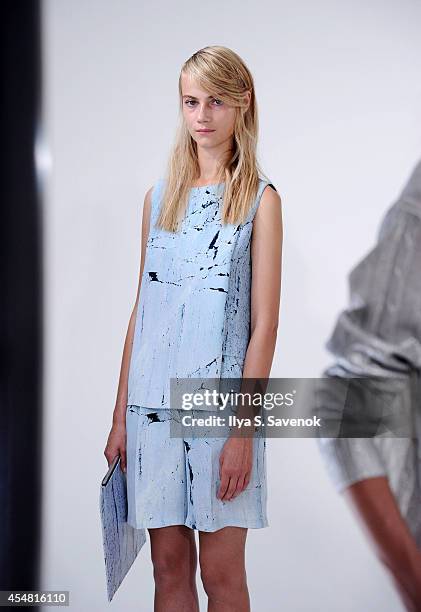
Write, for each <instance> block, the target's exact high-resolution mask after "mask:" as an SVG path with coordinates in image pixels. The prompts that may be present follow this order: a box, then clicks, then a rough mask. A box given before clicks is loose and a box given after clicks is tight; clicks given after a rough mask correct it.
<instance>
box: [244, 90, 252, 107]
mask: <svg viewBox="0 0 421 612" xmlns="http://www.w3.org/2000/svg"><path fill="white" fill-rule="evenodd" d="M244 101H245V102H246V104H247V106H245V107H243V112H244V113H245V112H246V111H247V110H248V109H249V106H250V102H251V90H250V89H247V90H246V92H245V93H244Z"/></svg>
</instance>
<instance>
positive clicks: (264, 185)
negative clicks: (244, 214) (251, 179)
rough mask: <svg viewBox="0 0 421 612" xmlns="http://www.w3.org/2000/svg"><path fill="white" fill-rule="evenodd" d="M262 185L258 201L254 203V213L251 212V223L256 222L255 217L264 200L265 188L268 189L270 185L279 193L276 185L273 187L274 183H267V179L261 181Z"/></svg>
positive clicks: (258, 193)
mask: <svg viewBox="0 0 421 612" xmlns="http://www.w3.org/2000/svg"><path fill="white" fill-rule="evenodd" d="M261 181H262V182H261V184H260V185H259V189H258V190H257V196H256V200H255V202H254V205H253V208H252V211H251V219H250V220H251V221H254V217H255V215H256V213H257V209H258V208H259V204H260V200H261V199H262V195H263V192H264V190H265V187H267V186H268V185H269V187H273V189H274V190H275V191H277V189H276V187H275V185H273V184H272V183H270V182H269V181H267V180H266V179H261Z"/></svg>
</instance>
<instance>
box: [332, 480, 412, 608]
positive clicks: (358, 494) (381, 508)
mask: <svg viewBox="0 0 421 612" xmlns="http://www.w3.org/2000/svg"><path fill="white" fill-rule="evenodd" d="M344 496H345V499H347V501H348V502H349V504H350V506H351V508H352V510H353V512H354V513H355V515H356V516H357V517H358V518H359V520H360V522H361V524H362V528H363V530H364V531H365V533H366V534H367V535H368V537H369V540H370V543H371V545H372V546H373V548H374V551H375V553H376V556H377V558H378V559H379V560H380V561H381V563H382V564H383V565H384V566H385V567H386V569H387V570H388V572H389V575H390V576H391V578H392V580H393V582H394V585H395V588H396V589H397V592H398V594H399V596H400V598H401V600H402V602H403V604H404V606H405V609H406V610H408V612H419V611H420V610H421V551H420V550H419V549H418V547H417V544H416V541H415V539H414V537H413V535H412V533H411V532H410V530H409V528H408V525H407V523H406V521H405V519H404V517H403V516H402V515H401V513H400V510H399V506H398V504H397V501H396V499H395V496H394V494H393V492H392V490H391V488H390V486H389V482H388V479H387V478H386V477H385V476H378V477H373V478H365V479H363V480H360V481H358V482H356V483H354V484H352V485H350V486H349V487H347V488H346V489H345V490H344Z"/></svg>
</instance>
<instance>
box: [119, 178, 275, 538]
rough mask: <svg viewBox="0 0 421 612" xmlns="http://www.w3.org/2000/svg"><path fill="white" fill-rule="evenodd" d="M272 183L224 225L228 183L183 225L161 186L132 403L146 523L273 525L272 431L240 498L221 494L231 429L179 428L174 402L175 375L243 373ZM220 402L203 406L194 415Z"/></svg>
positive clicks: (260, 439) (132, 481) (135, 498)
mask: <svg viewBox="0 0 421 612" xmlns="http://www.w3.org/2000/svg"><path fill="white" fill-rule="evenodd" d="M267 185H271V186H272V187H273V185H272V184H271V183H269V182H268V181H266V180H264V179H262V178H260V179H259V187H258V192H257V196H256V198H255V201H254V203H253V205H252V207H251V209H250V211H249V214H248V217H247V219H246V221H245V222H244V223H243V224H240V225H232V224H228V225H225V226H224V225H223V224H222V222H221V209H222V201H223V190H224V183H219V184H217V185H206V186H200V187H193V188H192V189H191V190H190V195H189V200H188V205H187V209H186V214H185V216H184V218H183V221H182V222H181V225H180V229H179V230H178V232H176V233H172V232H167V231H165V230H162V229H159V228H158V227H157V226H156V221H157V218H158V215H159V212H160V204H161V199H162V194H163V189H164V186H165V184H164V180H163V179H160V180H158V182H157V183H156V184H155V186H154V188H153V191H152V199H151V220H150V229H149V237H148V241H147V248H146V256H145V264H144V271H143V275H142V283H141V289H140V294H139V301H138V308H137V313H136V324H135V332H134V338H133V347H132V354H131V360H130V368H129V377H128V401H127V412H126V428H127V493H128V523H129V524H131V525H132V526H133V527H136V528H138V529H140V528H154V527H164V526H168V525H186V526H188V527H190V528H192V529H198V530H201V531H216V530H217V529H221V528H222V527H225V526H238V527H248V528H261V527H266V526H268V521H267V515H266V502H267V487H266V440H265V438H264V436H262V435H257V436H256V437H255V438H254V439H253V444H254V452H253V468H252V473H251V480H250V482H249V484H248V486H247V487H246V489H245V490H244V491H242V492H241V493H240V494H239V495H238V496H237V497H235V498H234V499H232V500H231V501H221V500H219V499H218V498H217V497H216V493H217V491H218V488H219V484H220V474H219V456H220V453H221V450H222V448H223V445H224V444H225V442H226V440H227V437H226V435H224V434H226V433H227V432H221V437H217V438H216V437H214V435H209V437H206V436H205V437H202V436H200V437H195V436H194V435H193V434H192V436H191V437H185V436H184V437H178V438H177V437H171V436H170V426H171V422H172V421H174V420H175V421H179V420H180V417H181V413H182V412H184V411H180V410H178V409H175V408H171V406H170V379H172V380H173V381H174V380H178V379H187V378H188V379H190V378H192V379H196V378H197V379H200V378H202V379H207V378H211V379H216V380H218V379H219V378H220V377H224V378H231V377H234V378H241V376H242V371H243V365H244V359H245V355H246V351H247V347H248V343H249V339H250V305H251V304H250V297H251V293H250V291H251V252H250V243H251V232H252V227H253V219H254V216H255V214H256V211H257V207H258V205H259V202H260V199H261V196H262V194H263V191H264V189H265V187H266V186H267ZM273 188H274V187H273ZM274 189H275V188H274ZM216 409H217V407H215V410H216ZM203 410H204V411H205V412H203ZM212 410H213V409H212V408H210V407H209V406H204V408H200V407H199V406H198V407H195V408H194V410H191V411H189V414H191V415H192V416H193V417H194V416H196V415H199V416H205V414H206V415H207V414H212ZM202 435H203V434H202Z"/></svg>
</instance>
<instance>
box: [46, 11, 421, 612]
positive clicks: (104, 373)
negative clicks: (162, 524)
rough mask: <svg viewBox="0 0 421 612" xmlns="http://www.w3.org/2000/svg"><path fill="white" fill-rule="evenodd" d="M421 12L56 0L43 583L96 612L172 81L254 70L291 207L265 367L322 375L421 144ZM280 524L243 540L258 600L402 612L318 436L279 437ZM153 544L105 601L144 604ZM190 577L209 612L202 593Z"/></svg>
mask: <svg viewBox="0 0 421 612" xmlns="http://www.w3.org/2000/svg"><path fill="white" fill-rule="evenodd" d="M420 18H421V6H420V4H418V3H415V2H413V1H412V0H399V2H398V1H397V0H395V1H391V0H389V1H387V0H386V1H385V0H381V1H380V0H373V1H370V2H365V1H362V0H354V2H352V3H350V2H341V1H339V2H338V1H335V2H333V1H328V0H320V1H319V2H312V1H310V0H304V1H301V2H299V3H297V2H284V1H282V0H281V1H279V2H270V1H261V2H244V0H242V1H241V2H240V1H239V0H231V1H230V2H229V3H226V2H219V1H218V0H215V2H213V3H210V4H209V3H188V2H185V1H184V0H180V1H179V2H177V3H175V2H168V1H167V2H147V3H146V2H145V3H144V2H139V1H135V0H120V1H119V2H113V1H111V0H72V1H69V0H67V1H65V0H45V2H44V4H43V29H44V49H43V57H44V116H45V128H46V139H47V144H48V147H49V151H50V155H51V162H52V166H51V173H50V176H49V179H48V184H47V199H46V203H45V211H44V212H45V241H46V244H45V300H46V313H45V333H46V338H45V339H46V367H45V391H46V406H45V450H44V461H45V472H44V479H45V480H44V482H45V489H44V537H43V545H44V555H43V584H42V587H43V588H45V589H69V590H70V598H71V606H70V608H71V609H72V610H77V611H78V612H85V611H86V612H88V611H90V612H92V611H93V610H95V611H96V610H98V611H100V610H104V609H105V608H106V607H107V606H108V604H107V601H106V591H105V577H104V565H103V557H102V541H101V531H100V522H99V510H98V495H99V482H100V478H101V477H102V476H103V474H104V473H105V470H106V467H107V465H106V461H105V457H104V456H103V450H104V447H105V443H106V438H107V436H108V432H109V429H110V426H111V418H112V411H113V408H114V401H115V395H116V390H117V383H118V375H119V368H120V361H121V355H122V350H123V342H124V337H125V334H126V329H127V324H128V320H129V316H130V312H131V309H132V307H133V303H134V300H135V294H136V288H137V280H138V271H139V258H140V223H141V215H142V206H143V198H144V195H145V192H146V190H147V189H148V188H149V187H150V186H152V185H153V184H154V182H155V181H156V179H157V178H159V177H161V176H162V175H163V172H164V167H165V163H166V160H167V155H168V151H169V147H170V145H171V143H172V141H173V137H174V130H175V125H176V121H177V112H178V99H177V95H178V94H177V80H178V75H179V70H180V67H181V65H182V63H183V62H184V61H185V60H186V59H187V58H188V57H189V56H190V55H191V54H192V53H193V52H194V51H196V50H197V49H199V48H201V47H204V46H206V45H212V44H222V45H226V46H228V47H231V48H232V49H234V50H235V51H236V52H237V53H239V54H240V55H241V56H242V57H243V59H244V60H245V61H246V63H247V64H248V66H249V68H250V69H251V71H252V73H253V75H254V79H255V86H256V93H257V100H258V108H259V113H260V144H259V158H260V161H261V163H262V166H263V169H264V170H265V172H266V174H267V175H268V176H269V177H270V178H271V180H272V182H273V183H274V184H275V185H276V187H277V189H278V191H279V193H280V195H281V197H282V200H283V217H284V262H283V284H282V302H281V315H280V326H279V335H278V343H277V349H276V355H275V359H274V364H273V369H272V376H279V377H280V376H286V377H289V376H318V375H319V374H320V372H321V370H322V368H323V367H324V366H325V365H326V364H327V363H329V362H330V360H331V358H330V356H329V355H328V354H327V352H326V350H325V348H324V343H325V341H326V338H327V336H328V335H329V333H330V331H331V329H332V326H333V323H334V320H335V318H336V316H337V314H338V312H339V310H340V309H341V308H343V307H344V305H345V303H346V299H347V278H346V276H347V273H348V271H349V270H350V268H351V267H352V266H353V265H354V264H355V263H356V262H357V261H358V260H359V259H360V258H361V257H362V256H363V255H364V253H365V252H366V251H367V250H368V249H369V248H370V247H371V246H372V244H373V242H374V239H375V234H376V231H377V228H378V224H379V222H380V219H381V216H382V214H383V213H384V211H385V209H386V208H387V206H389V205H390V203H391V202H392V201H394V200H395V198H396V197H397V195H398V194H399V191H400V189H401V187H402V186H403V184H404V182H405V181H406V179H407V178H408V176H409V172H410V171H411V170H412V167H413V166H414V164H415V162H416V161H417V160H418V157H419V155H420V152H421V138H420V120H421V81H420V79H419V74H420V68H421V66H420V64H421V60H420V58H421V53H420V51H421V39H420V37H419V23H420ZM268 484H269V497H268V514H269V522H270V527H269V528H268V529H264V530H260V531H259V530H257V531H252V530H250V532H249V538H248V548H247V564H248V565H247V567H248V579H249V588H250V592H251V600H252V609H253V610H256V611H259V612H260V611H264V612H275V611H276V612H278V611H279V610H284V611H285V612H301V611H312V610H323V611H324V612H338V611H340V612H354V611H358V612H359V611H361V610H364V611H365V612H377V611H378V610H382V611H383V612H395V611H399V610H402V607H401V605H400V603H399V600H398V598H397V595H396V594H395V593H394V590H393V588H392V586H391V582H390V580H389V578H388V577H387V575H386V573H385V572H384V570H383V568H382V567H381V566H380V564H379V563H378V562H377V561H376V560H375V559H374V556H373V553H372V552H371V550H370V548H369V545H368V543H367V542H366V540H365V538H364V536H363V535H362V532H361V530H360V528H359V527H358V525H357V524H356V523H355V521H354V519H353V517H352V516H351V513H350V510H349V509H348V507H347V506H346V505H345V502H344V500H342V498H341V497H340V496H338V495H336V493H335V492H334V491H333V489H332V486H331V484H330V482H329V480H328V478H327V475H326V473H325V471H324V468H323V465H322V463H321V459H320V457H319V455H318V451H317V448H316V444H315V442H314V441H313V440H309V439H307V440H304V439H303V440H285V439H284V440H282V439H271V440H269V448H268ZM148 547H149V544H148V543H147V545H146V547H145V548H144V549H143V551H142V552H141V554H140V556H139V558H138V559H137V561H136V563H135V565H134V566H133V567H132V569H131V570H130V573H129V574H128V576H127V577H126V579H125V582H124V583H123V585H122V587H121V588H120V590H119V592H118V593H117V594H116V596H115V599H114V601H113V602H112V604H111V605H110V608H111V609H116V610H123V609H124V610H127V611H129V610H142V611H145V612H149V611H150V610H152V598H153V578H152V566H151V562H150V560H149V550H148ZM198 585H199V589H200V595H201V605H202V607H203V609H205V597H204V592H203V590H202V589H201V586H200V579H199V577H198Z"/></svg>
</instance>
